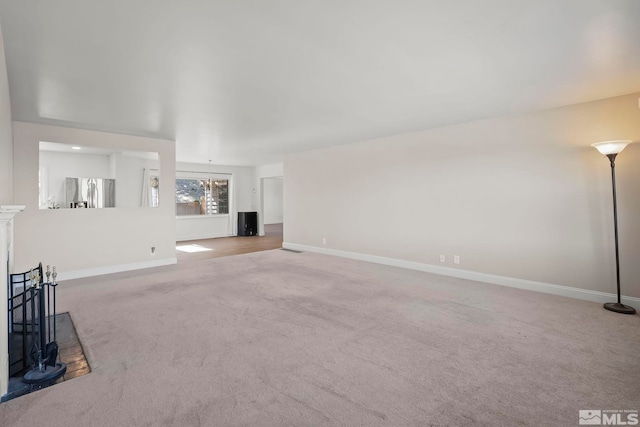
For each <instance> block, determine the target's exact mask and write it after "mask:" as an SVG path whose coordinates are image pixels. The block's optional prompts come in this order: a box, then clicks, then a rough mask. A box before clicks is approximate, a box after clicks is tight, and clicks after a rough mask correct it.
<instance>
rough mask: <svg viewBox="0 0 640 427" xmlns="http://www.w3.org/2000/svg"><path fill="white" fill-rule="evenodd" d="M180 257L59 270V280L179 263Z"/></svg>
mask: <svg viewBox="0 0 640 427" xmlns="http://www.w3.org/2000/svg"><path fill="white" fill-rule="evenodd" d="M177 263H178V258H176V257H173V258H162V259H155V260H153V261H142V262H134V263H131V264H119V265H109V266H106V267H97V268H88V269H86V270H75V271H63V272H58V277H57V281H58V282H62V281H65V280H73V279H80V278H82V277H92V276H101V275H103V274H112V273H120V272H123V271H131V270H140V269H143V268H152V267H161V266H163V265H171V264H177Z"/></svg>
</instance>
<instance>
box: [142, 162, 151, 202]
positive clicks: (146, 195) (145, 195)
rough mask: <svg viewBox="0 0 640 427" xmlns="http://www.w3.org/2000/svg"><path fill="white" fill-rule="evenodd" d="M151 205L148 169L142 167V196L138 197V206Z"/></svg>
mask: <svg viewBox="0 0 640 427" xmlns="http://www.w3.org/2000/svg"><path fill="white" fill-rule="evenodd" d="M149 206H151V177H150V175H149V170H148V169H146V168H145V169H142V196H141V197H140V207H143V208H147V207H149Z"/></svg>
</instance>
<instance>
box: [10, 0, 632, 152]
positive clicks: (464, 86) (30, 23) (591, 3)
mask: <svg viewBox="0 0 640 427" xmlns="http://www.w3.org/2000/svg"><path fill="white" fill-rule="evenodd" d="M0 23H1V27H2V31H3V33H4V39H5V50H6V59H7V64H8V65H7V66H8V71H9V83H10V92H11V104H12V111H13V118H14V120H19V121H27V122H37V123H49V124H56V125H61V126H70V127H79V128H86V129H95V130H104V131H110V132H117V133H126V134H134V135H144V136H152V137H159V138H168V139H175V140H176V142H177V148H176V150H177V158H178V160H179V161H191V162H201V163H207V161H208V160H209V159H214V162H215V163H217V164H230V165H234V164H235V165H256V164H266V163H273V162H278V161H281V160H282V156H283V155H284V154H286V153H292V152H299V151H303V150H308V149H312V148H318V147H323V146H329V145H335V144H342V143H348V142H353V141H358V140H363V139H368V138H374V137H380V136H387V135H393V134H398V133H404V132H412V131H417V130H421V129H426V128H432V127H437V126H443V125H447V124H453V123H460V122H466V121H470V120H474V119H480V118H486V117H491V116H496V115H505V114H512V113H518V112H525V111H532V110H538V109H543V108H548V107H555V106H561V105H568V104H574V103H578V102H584V101H590V100H594V99H601V98H606V97H610V96H616V95H622V94H626V93H631V92H635V91H640V1H639V0H561V1H558V0H536V1H513V0H483V1H477V0H457V1H456V0H449V1H444V0H431V1H429V0H413V1H412V0H394V1H383V0H380V1H371V0H366V1H365V0H340V1H331V0H316V1H304V0H270V1H264V0H245V1H231V0H228V1H221V0H220V1H212V0H182V1H162V2H161V1H157V0H154V1H152V0H136V1H130V0H127V1H124V0H109V1H104V0H100V1H98V0H56V1H51V0H29V1H15V0H0Z"/></svg>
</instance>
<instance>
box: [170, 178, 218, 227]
mask: <svg viewBox="0 0 640 427" xmlns="http://www.w3.org/2000/svg"><path fill="white" fill-rule="evenodd" d="M178 173H180V172H178ZM189 175H192V174H189ZM228 213H229V180H228V179H227V178H217V177H216V176H215V175H204V174H203V175H202V176H199V177H195V178H177V179H176V215H178V216H184V215H217V214H228Z"/></svg>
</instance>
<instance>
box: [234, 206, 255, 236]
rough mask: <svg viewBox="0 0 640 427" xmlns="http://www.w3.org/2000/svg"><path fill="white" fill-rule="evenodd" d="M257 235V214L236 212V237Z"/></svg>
mask: <svg viewBox="0 0 640 427" xmlns="http://www.w3.org/2000/svg"><path fill="white" fill-rule="evenodd" d="M257 235H258V212H238V236H257Z"/></svg>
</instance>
